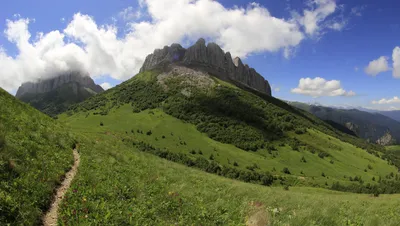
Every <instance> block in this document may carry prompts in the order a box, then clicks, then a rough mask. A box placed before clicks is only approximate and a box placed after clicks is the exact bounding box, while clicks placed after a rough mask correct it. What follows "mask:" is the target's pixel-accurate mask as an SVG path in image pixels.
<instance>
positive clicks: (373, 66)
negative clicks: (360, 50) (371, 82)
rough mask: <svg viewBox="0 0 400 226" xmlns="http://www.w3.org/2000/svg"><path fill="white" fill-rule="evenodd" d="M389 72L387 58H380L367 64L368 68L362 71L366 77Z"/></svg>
mask: <svg viewBox="0 0 400 226" xmlns="http://www.w3.org/2000/svg"><path fill="white" fill-rule="evenodd" d="M388 70H390V68H389V63H388V58H387V57H385V56H381V57H379V58H378V59H376V60H373V61H371V62H369V64H368V66H367V67H366V68H365V69H364V71H365V73H367V74H368V75H372V76H376V75H377V74H379V73H382V72H385V71H388Z"/></svg>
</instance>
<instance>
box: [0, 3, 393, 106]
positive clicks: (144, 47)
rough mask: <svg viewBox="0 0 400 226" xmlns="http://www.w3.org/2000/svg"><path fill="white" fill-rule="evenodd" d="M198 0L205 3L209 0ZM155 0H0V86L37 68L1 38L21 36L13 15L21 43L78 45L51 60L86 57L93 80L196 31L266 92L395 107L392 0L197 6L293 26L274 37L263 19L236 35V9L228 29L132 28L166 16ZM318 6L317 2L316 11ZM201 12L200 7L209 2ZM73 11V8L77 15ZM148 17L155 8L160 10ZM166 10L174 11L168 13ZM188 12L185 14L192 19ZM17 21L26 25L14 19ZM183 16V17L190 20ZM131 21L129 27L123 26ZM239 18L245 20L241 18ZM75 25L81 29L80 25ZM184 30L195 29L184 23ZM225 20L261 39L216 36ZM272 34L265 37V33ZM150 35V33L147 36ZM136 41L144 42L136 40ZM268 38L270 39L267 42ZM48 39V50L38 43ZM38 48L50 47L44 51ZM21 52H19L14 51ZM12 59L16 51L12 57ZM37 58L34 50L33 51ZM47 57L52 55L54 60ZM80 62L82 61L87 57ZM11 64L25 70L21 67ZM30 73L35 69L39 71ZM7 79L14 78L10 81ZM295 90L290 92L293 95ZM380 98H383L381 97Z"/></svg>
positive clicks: (117, 76)
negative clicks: (247, 69)
mask: <svg viewBox="0 0 400 226" xmlns="http://www.w3.org/2000/svg"><path fill="white" fill-rule="evenodd" d="M157 1H158V2H157ZM201 1H203V2H207V1H208V0H201ZM160 2H168V1H160V0H141V1H140V2H139V1H134V0H132V1H126V0H117V1H92V0H87V1H77V0H70V1H57V2H55V1H50V0H40V1H25V0H24V1H22V0H14V1H6V3H5V2H2V3H1V7H0V30H1V31H6V30H7V29H8V30H10V29H9V28H10V26H13V25H15V27H16V28H18V29H15V31H16V32H14V33H10V32H8V33H7V32H5V33H3V32H2V35H0V46H1V47H2V49H3V51H2V52H3V53H2V56H1V55H0V69H2V71H7V70H8V66H9V65H12V66H11V68H13V70H14V71H15V73H11V72H10V73H8V72H7V73H5V75H2V77H3V78H0V86H2V87H3V88H5V89H6V90H8V91H10V92H15V89H16V88H15V86H16V85H15V84H16V83H17V82H23V81H25V80H27V79H32V78H34V77H35V68H36V67H32V68H33V69H32V68H31V67H29V65H28V66H27V64H28V63H26V62H29V57H33V58H35V57H38V54H39V53H35V54H31V53H30V52H29V51H28V50H21V49H22V48H24V46H26V45H25V44H20V47H18V41H14V42H12V41H10V34H15V33H16V36H15V37H21V36H22V34H24V33H23V31H24V29H23V28H21V27H20V26H17V25H18V23H17V21H19V22H21V23H19V25H21V24H22V25H25V24H26V27H27V28H26V29H27V30H28V31H29V33H30V34H31V38H30V39H29V40H28V41H27V43H31V44H32V46H34V47H35V44H33V43H34V42H36V41H37V40H38V39H40V38H37V34H38V33H39V32H42V33H43V34H44V36H45V35H46V34H48V33H49V32H52V31H56V30H58V31H59V32H60V33H62V34H63V35H64V36H65V37H64V36H62V39H60V38H58V39H57V40H58V42H62V43H61V44H60V45H62V46H65V45H68V44H69V43H73V44H75V45H76V47H77V48H78V47H79V48H81V50H79V51H78V50H76V51H77V52H76V53H75V52H72V53H71V51H72V50H71V49H74V50H73V51H75V49H76V48H75V47H74V48H70V49H69V50H68V51H66V50H64V49H62V48H59V49H56V50H57V51H58V50H59V51H60V53H58V52H57V51H56V50H54V51H52V52H51V54H50V55H49V56H57V57H60V58H57V57H56V58H57V60H60V61H61V62H62V61H66V64H65V65H67V67H71V65H76V62H75V61H74V60H71V59H70V58H71V56H75V55H76V56H77V59H78V60H81V59H82V61H84V62H85V63H84V64H85V68H86V69H87V70H89V72H90V73H91V75H92V77H93V78H94V79H95V81H96V82H97V83H99V84H102V83H109V84H110V85H111V86H113V85H116V84H118V83H120V82H121V81H123V80H125V79H127V78H129V77H131V76H133V75H134V73H133V72H134V71H135V70H137V69H138V68H139V67H140V65H139V64H140V63H141V60H142V59H143V58H144V57H145V56H146V54H147V53H150V52H151V51H152V49H154V48H157V47H162V45H164V44H171V43H169V42H172V41H180V42H181V43H182V44H183V45H184V46H187V45H189V44H191V43H192V42H194V41H195V40H196V39H198V38H200V37H205V38H207V40H212V41H216V42H217V43H219V44H221V45H222V46H224V47H226V48H228V50H231V51H232V52H235V53H238V54H239V55H242V58H244V61H245V62H246V63H248V64H249V65H250V66H251V67H254V68H255V69H256V70H257V71H258V72H259V73H260V74H262V75H263V76H264V77H265V78H266V79H267V80H268V81H269V82H270V84H271V85H273V89H274V91H273V95H274V96H276V97H278V98H281V99H285V100H291V101H302V102H318V103H321V104H325V105H335V106H363V107H368V108H376V109H389V108H391V109H397V108H399V109H400V100H398V99H396V98H395V97H397V96H398V95H399V94H398V91H397V90H398V89H397V87H399V84H400V79H399V78H394V76H393V71H392V68H393V67H394V65H393V60H394V58H392V54H393V52H394V49H395V47H397V46H400V42H399V41H400V40H399V38H398V37H400V14H398V11H399V9H400V2H398V1H389V0H383V1H373V0H352V1H339V0H338V1H333V0H303V1H302V0H293V1H282V0H267V1H255V2H256V3H258V5H254V4H253V5H250V3H251V2H253V1H245V0H239V1H228V0H224V1H218V4H212V3H210V4H204V5H203V6H204V7H206V6H207V7H210V11H213V10H214V11H215V13H214V14H212V15H214V16H215V15H216V17H215V20H216V21H217V22H218V20H219V17H218V16H219V15H225V16H226V15H227V14H223V13H226V12H228V11H229V10H234V9H235V8H241V10H243V11H246V12H247V13H248V14H250V13H249V12H253V13H255V14H257V13H259V14H257V15H255V16H254V17H253V19H254V18H255V20H257V19H259V17H260V16H261V17H265V18H267V19H268V18H270V17H274V18H278V19H279V20H282V21H285V23H288V24H290V26H291V25H294V24H296V29H297V30H298V31H297V30H296V31H290V32H292V33H290V34H285V33H284V32H282V34H275V33H279V32H278V31H279V30H280V27H279V26H278V25H276V27H274V26H275V25H274V24H269V23H263V22H264V20H260V21H261V22H260V23H255V25H254V28H246V29H247V30H244V31H242V30H243V29H242V27H240V23H241V19H246V18H248V17H247V16H246V15H242V16H241V17H238V19H237V22H236V24H235V25H231V24H229V22H224V23H225V24H223V25H221V28H218V27H211V28H208V27H207V26H210V25H209V23H207V24H206V25H204V26H205V28H204V29H200V28H198V29H197V30H196V29H194V30H190V31H188V32H189V33H185V32H186V30H187V27H182V26H181V28H177V29H176V31H174V32H176V33H179V32H181V33H182V34H170V33H168V32H166V33H165V31H164V30H165V29H164V30H163V31H162V32H164V33H162V32H161V31H160V32H161V33H160V34H163V35H160V37H153V36H151V34H145V32H146V31H147V30H146V29H143V28H139V27H138V24H140V22H142V21H145V22H149V23H150V24H153V25H154V24H156V25H158V24H161V22H162V21H163V20H167V19H169V18H167V16H168V15H161V14H162V11H161V9H162V7H157V5H160V4H161V3H160ZM175 2H182V4H183V5H181V6H180V7H181V8H182V7H200V6H201V5H200V4H198V5H190V4H191V3H188V1H185V0H176V1H175ZM192 2H196V1H192ZM174 4H175V3H174ZM328 4H331V5H332V4H333V5H334V11H333V12H328V11H329V7H328V6H327V5H328ZM324 6H326V7H325V8H323V7H324ZM164 7H165V6H164ZM221 7H222V8H221ZM260 9H264V10H266V11H268V12H269V14H270V15H266V14H265V13H263V12H264V11H262V12H261V13H260ZM319 9H321V11H319V12H323V11H322V10H326V12H325V15H322V16H321V18H320V20H319V21H318V22H317V23H316V24H315V25H316V26H317V28H316V29H315V30H313V31H312V32H307V31H308V30H307V29H308V28H310V27H309V25H307V22H304V21H305V20H303V18H306V17H305V14H306V13H304V10H308V11H309V12H310V13H312V12H317V11H318V10H319ZM157 10H158V11H157ZM173 10H177V11H176V12H177V13H176V14H178V12H179V10H180V9H179V6H177V7H176V8H171V9H170V11H173ZM204 10H206V11H207V10H208V8H205V9H204ZM124 12H125V13H124ZM78 13H80V14H79V15H78V16H77V14H78ZM157 13H160V15H158V14H157ZM294 13H297V14H298V16H294ZM322 14H324V12H323V13H322ZM171 15H172V16H174V14H171ZM199 15H200V16H201V15H203V14H202V11H200V13H199ZM204 15H208V14H204ZM229 15H233V14H229ZM86 16H88V17H86ZM169 16H170V15H169ZM187 16H188V17H191V16H192V15H187ZM170 17H171V16H170ZM166 18H167V19H166ZM24 19H25V23H24V22H23V21H22V20H24ZM192 19H193V21H197V20H196V18H192ZM26 20H29V22H28V23H27V22H26ZM188 20H189V21H190V19H188ZM222 20H223V19H222V17H221V21H222ZM160 21H161V22H160ZM171 21H174V20H171ZM178 21H179V20H178ZM267 21H268V20H267ZM133 23H134V24H135V26H131V24H133ZM334 23H336V25H338V27H337V28H336V29H334V28H331V27H332V26H333V24H334ZM82 24H84V25H85V26H84V25H82ZM93 24H95V25H96V26H97V29H98V30H96V31H93V29H91V28H92V27H91V25H93ZM243 24H244V26H246V23H245V22H243ZM80 25H82V26H81V27H80ZM86 25H87V26H86ZM103 25H104V26H105V28H104V29H105V31H104V32H102V31H100V30H101V26H103ZM107 25H108V27H107ZM164 25H165V24H164ZM110 26H112V28H115V29H118V31H117V32H115V35H116V37H115V38H114V39H113V38H109V37H110V36H109V33H110V32H111V31H113V30H112V29H110V28H109V27H110ZM193 26H202V25H201V24H200V25H198V24H193ZM226 26H237V27H235V29H236V30H237V31H238V32H241V31H242V32H247V33H251V35H252V36H251V37H247V36H246V37H245V38H244V39H243V40H245V41H246V42H249V43H251V42H252V39H255V41H259V40H260V39H262V40H264V41H259V42H260V45H259V46H254V47H251V48H250V47H248V46H247V44H248V43H244V42H240V43H238V42H237V41H236V42H235V40H234V38H233V39H232V38H231V36H228V37H225V36H220V35H219V34H220V33H222V32H221V31H226V30H223V29H226ZM67 27H69V29H68V31H67V30H66V28H67ZM20 28H21V29H20ZM107 29H110V30H107ZM141 29H143V31H142V30H141ZM152 29H157V27H156V26H154V27H152ZM213 29H215V30H213ZM219 29H220V30H219ZM221 29H222V30H221ZM274 29H275V30H276V31H277V32H275V30H274ZM172 30H173V29H172ZM271 30H272V33H268V32H267V31H271ZM107 31H108V32H109V33H107ZM139 31H141V32H142V33H140V35H138V34H139ZM155 31H157V30H155ZM170 31H171V30H170ZM80 32H83V33H85V32H86V33H87V35H80ZM90 32H92V33H90ZM135 32H136V33H135ZM86 33H85V34H86ZM111 33H112V32H111ZM127 33H129V35H127ZM107 34H108V35H107ZM157 34H158V33H155V35H157ZM165 34H166V35H165ZM239 34H240V33H239ZM266 34H267V35H266ZM299 34H300V35H301V38H300V37H299V38H298V39H297V40H294V41H293V40H291V41H287V42H285V43H279V41H277V40H280V39H285V40H286V39H289V38H290V37H295V35H299ZM146 35H150V36H148V37H151V38H152V40H150V41H151V42H150V41H149V42H146V39H148V38H146V37H147V36H146ZM241 35H245V34H241ZM279 35H281V36H279ZM111 36H112V35H111ZM164 36H168V37H164ZM127 37H134V40H135V41H132V42H131V43H130V42H129V41H126V40H128V38H127ZM143 37H144V39H145V41H143V40H142V39H143ZM141 38H142V39H141ZM97 39H99V40H101V41H98V40H97ZM111 39H112V40H113V41H110V45H109V46H112V48H108V47H107V45H108V44H107V41H109V40H111ZM153 39H154V40H153ZM18 40H19V39H18ZM93 40H94V41H93ZM138 40H139V41H141V42H140V43H141V44H137V43H138ZM268 40H271V41H270V42H269V41H268ZM58 42H57V43H58ZM98 42H101V43H103V44H102V45H103V47H94V46H93V45H94V44H93V43H98ZM38 43H39V41H38ZM43 43H45V41H43ZM132 43H133V44H132ZM146 43H147V44H146ZM149 43H150V44H149ZM157 43H160V44H159V45H160V46H153V45H156V44H157ZM271 43H272V44H271ZM38 45H39V44H38ZM43 45H45V44H43ZM47 45H48V46H57V45H50V44H47V43H46V46H47ZM21 46H22V47H21ZM104 46H106V47H104ZM114 47H115V48H114ZM129 47H131V48H132V49H131V50H130V51H126V50H125V51H123V50H122V49H127V48H129ZM35 48H36V47H35ZM38 48H39V47H38ZM43 48H44V47H43ZM47 48H50V47H46V48H44V49H47ZM27 49H29V48H27ZM117 49H118V50H117ZM285 49H287V50H290V52H291V54H290V55H289V56H286V55H285V54H284V52H285ZM23 51H24V52H26V54H21V52H23ZM43 51H45V50H40V51H39V50H38V52H40V53H41V52H43ZM46 51H47V50H46ZM91 51H92V52H93V53H94V55H96V54H97V55H101V54H102V53H107V54H105V55H106V56H105V57H111V58H101V59H94V57H93V54H92V52H91ZM21 55H24V56H25V57H21ZM78 56H79V57H78ZM382 56H383V57H384V58H382V61H381V62H380V63H379V62H375V63H371V64H370V62H372V61H374V60H377V59H378V58H380V57H382ZM40 57H43V56H42V55H40ZM40 57H39V58H40ZM88 57H89V58H90V59H89V60H87V59H86V58H88ZM48 58H50V60H51V58H54V57H48ZM17 59H18V60H17ZM21 59H24V60H21ZM66 59H67V60H66ZM104 59H113V60H114V61H115V62H116V63H115V64H116V65H111V66H110V67H107V65H105V66H103V64H106V63H107V60H104ZM2 60H3V63H2ZM41 60H43V59H40V60H38V61H35V60H32V62H39V63H38V64H39V66H37V68H39V69H40V70H42V69H43V68H44V67H45V66H43V65H42V64H41V63H40V62H42V61H41ZM78 60H77V61H78ZM86 60H87V61H88V62H87V63H86ZM45 61H46V64H48V63H49V62H47V61H49V59H47V58H46V59H45ZM101 62H105V63H101ZM50 63H51V62H50ZM96 63H97V64H98V65H99V66H98V65H96ZM32 64H34V63H32ZM129 64H132V65H129ZM51 65H52V64H51ZM368 65H369V66H370V67H369V68H370V70H369V71H371V70H372V71H375V73H372V74H377V75H368V73H366V72H365V68H366V67H367V66H368ZM20 67H21V68H24V67H28V68H27V69H24V70H21V69H20ZM46 67H47V66H46ZM60 67H61V66H59V65H57V66H54V65H52V66H51V67H50V66H49V68H51V69H46V70H44V69H43V70H44V71H47V72H48V71H52V72H53V71H55V70H61V69H60ZM97 67H99V68H97ZM61 68H62V67H61ZM399 68H400V66H399ZM25 74H29V75H25ZM37 74H41V73H40V72H38V73H37ZM369 74H371V72H369ZM38 76H39V75H38ZM40 76H42V75H40ZM317 77H319V78H320V79H318V82H317V79H315V78H317ZM16 78H18V79H16ZM302 78H303V79H304V80H303V82H304V84H303V85H302V86H299V82H300V80H301V79H302ZM306 78H309V80H306ZM332 80H336V82H335V81H334V82H329V81H332ZM12 81H15V82H14V83H13V82H12ZM338 82H340V84H339V83H338ZM317 83H318V84H317ZM332 87H333V88H332ZM296 88H297V91H295V90H296ZM383 98H385V99H384V100H383Z"/></svg>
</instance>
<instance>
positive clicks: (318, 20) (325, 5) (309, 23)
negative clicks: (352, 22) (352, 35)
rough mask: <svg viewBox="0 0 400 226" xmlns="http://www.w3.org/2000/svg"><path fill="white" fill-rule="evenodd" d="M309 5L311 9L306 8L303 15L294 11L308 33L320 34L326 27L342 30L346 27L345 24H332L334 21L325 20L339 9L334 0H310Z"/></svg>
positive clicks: (312, 34)
mask: <svg viewBox="0 0 400 226" xmlns="http://www.w3.org/2000/svg"><path fill="white" fill-rule="evenodd" d="M308 6H309V9H305V10H304V11H303V15H302V16H300V15H298V14H297V13H294V15H295V19H296V20H297V22H298V23H300V24H301V25H302V26H304V29H305V33H306V34H308V35H311V36H315V35H317V36H318V35H320V33H321V32H322V30H323V29H324V28H325V27H328V28H331V29H334V30H341V29H342V28H343V27H344V25H345V24H341V23H333V24H330V23H332V21H325V20H326V18H327V17H328V16H330V15H332V14H333V13H334V12H335V11H336V9H337V5H336V2H335V1H334V0H309V1H308ZM324 22H325V23H326V24H325V23H324Z"/></svg>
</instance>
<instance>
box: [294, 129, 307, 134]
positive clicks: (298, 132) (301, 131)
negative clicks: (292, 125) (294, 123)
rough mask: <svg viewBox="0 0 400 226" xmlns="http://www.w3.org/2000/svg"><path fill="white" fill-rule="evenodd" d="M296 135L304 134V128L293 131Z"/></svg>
mask: <svg viewBox="0 0 400 226" xmlns="http://www.w3.org/2000/svg"><path fill="white" fill-rule="evenodd" d="M294 132H295V133H296V134H299V135H300V134H305V133H306V129H304V128H297V129H296V130H295V131H294Z"/></svg>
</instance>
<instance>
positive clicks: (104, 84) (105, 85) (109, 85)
mask: <svg viewBox="0 0 400 226" xmlns="http://www.w3.org/2000/svg"><path fill="white" fill-rule="evenodd" d="M100 86H101V87H102V88H103V89H104V90H108V89H111V88H112V87H113V86H112V85H111V84H110V83H108V82H104V83H102V84H101V85H100Z"/></svg>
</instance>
